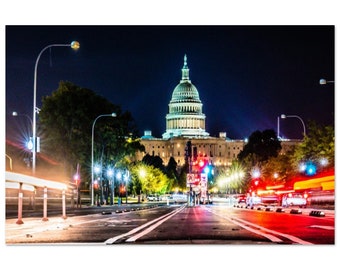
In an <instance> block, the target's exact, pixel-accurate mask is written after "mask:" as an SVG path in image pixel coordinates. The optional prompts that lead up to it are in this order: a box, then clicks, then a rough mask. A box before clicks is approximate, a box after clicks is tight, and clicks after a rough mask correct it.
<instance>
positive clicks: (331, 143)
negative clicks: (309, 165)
mask: <svg viewBox="0 0 340 270" xmlns="http://www.w3.org/2000/svg"><path fill="white" fill-rule="evenodd" d="M308 127H309V130H308V136H306V137H305V138H304V140H303V142H302V143H301V144H299V145H298V146H297V147H296V149H295V152H294V154H293V158H292V164H293V166H294V167H295V168H298V166H299V164H300V163H301V162H306V161H310V162H313V163H315V164H319V165H323V166H319V168H321V167H324V168H326V169H327V168H333V167H334V153H335V135H334V127H333V126H322V125H318V124H317V123H315V122H311V123H310V124H309V125H308ZM320 160H326V161H327V163H324V164H320Z"/></svg>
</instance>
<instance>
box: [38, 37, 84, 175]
mask: <svg viewBox="0 0 340 270" xmlns="http://www.w3.org/2000/svg"><path fill="white" fill-rule="evenodd" d="M51 47H71V48H72V49H74V50H78V49H79V48H80V44H79V42H78V41H72V42H71V43H70V44H51V45H48V46H46V47H45V48H43V49H42V50H41V51H40V53H39V55H38V57H37V59H36V61H35V67H34V89H33V123H32V130H33V132H32V140H33V148H32V170H33V174H35V166H36V152H37V147H36V132H37V131H36V121H37V120H36V113H37V112H38V110H39V109H38V108H37V100H36V99H37V71H38V62H39V59H40V56H41V55H42V54H43V52H44V51H46V50H47V49H48V48H51Z"/></svg>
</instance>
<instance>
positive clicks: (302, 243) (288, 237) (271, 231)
mask: <svg viewBox="0 0 340 270" xmlns="http://www.w3.org/2000/svg"><path fill="white" fill-rule="evenodd" d="M209 211H211V210H209ZM211 212H212V213H214V214H215V215H218V216H220V217H222V218H225V219H227V220H229V221H231V222H233V223H235V224H237V225H239V226H241V227H242V228H244V229H246V230H249V231H251V232H254V233H256V234H259V235H262V236H264V237H266V238H268V239H270V240H271V241H274V242H283V241H282V240H281V239H279V238H277V237H275V236H274V238H273V239H274V240H272V239H271V238H272V236H271V235H270V234H266V233H263V232H261V231H258V230H254V229H251V228H250V227H248V226H252V227H255V228H258V229H260V230H263V231H266V232H269V233H272V234H275V235H279V236H282V237H285V238H287V239H289V240H291V241H293V242H295V243H298V244H301V245H313V243H311V242H307V241H304V240H302V239H300V238H298V237H295V236H293V235H290V234H285V233H280V232H277V231H274V230H270V229H267V228H265V227H262V226H259V225H257V224H255V223H251V222H248V221H246V220H243V219H239V218H236V217H233V218H229V217H227V216H222V215H220V214H217V213H216V212H213V211H211ZM242 223H243V224H247V225H248V226H242ZM240 224H241V225H240ZM278 240H279V241H278Z"/></svg>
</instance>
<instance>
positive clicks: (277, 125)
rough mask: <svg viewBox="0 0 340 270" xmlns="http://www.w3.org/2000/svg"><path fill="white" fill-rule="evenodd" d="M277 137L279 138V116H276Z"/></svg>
mask: <svg viewBox="0 0 340 270" xmlns="http://www.w3.org/2000/svg"><path fill="white" fill-rule="evenodd" d="M277 138H278V139H280V116H278V117H277Z"/></svg>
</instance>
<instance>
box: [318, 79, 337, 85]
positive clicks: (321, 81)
mask: <svg viewBox="0 0 340 270" xmlns="http://www.w3.org/2000/svg"><path fill="white" fill-rule="evenodd" d="M319 83H320V84H321V85H323V84H328V83H334V81H327V80H325V79H320V81H319Z"/></svg>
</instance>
